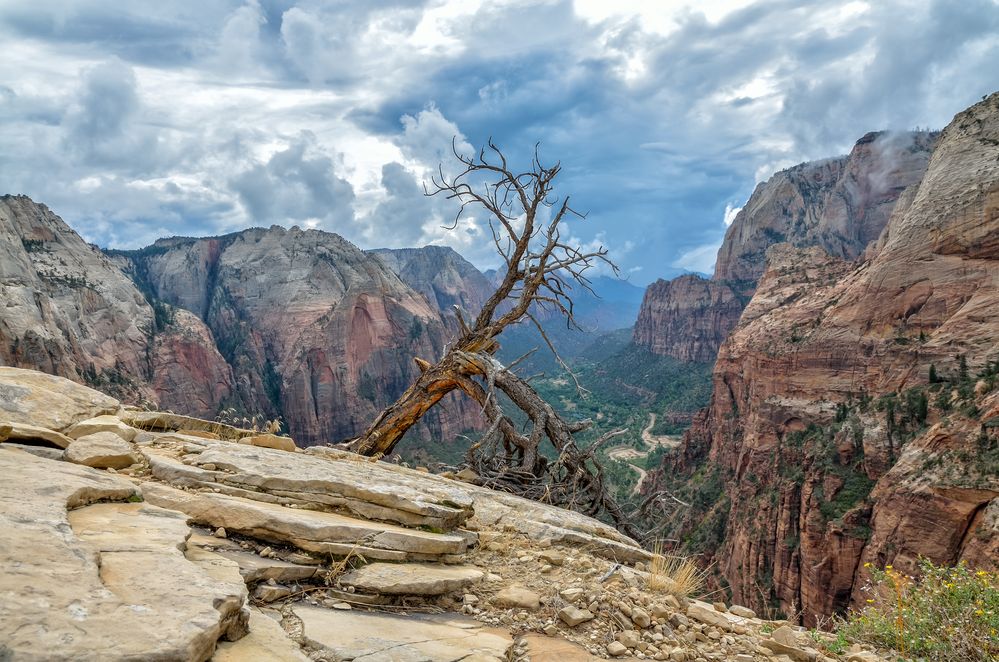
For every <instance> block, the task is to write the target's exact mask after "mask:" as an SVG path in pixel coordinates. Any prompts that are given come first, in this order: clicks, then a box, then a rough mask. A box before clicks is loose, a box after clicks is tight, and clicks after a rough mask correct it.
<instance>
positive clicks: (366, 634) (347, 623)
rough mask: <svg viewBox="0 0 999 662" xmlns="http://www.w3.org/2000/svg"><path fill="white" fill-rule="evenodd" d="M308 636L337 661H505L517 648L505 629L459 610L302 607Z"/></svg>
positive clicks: (299, 610) (300, 612)
mask: <svg viewBox="0 0 999 662" xmlns="http://www.w3.org/2000/svg"><path fill="white" fill-rule="evenodd" d="M294 611H295V615H296V616H298V617H299V618H300V619H301V620H302V626H303V630H304V637H305V640H306V641H307V642H308V643H309V644H310V645H312V646H315V647H317V648H319V649H321V650H322V651H323V652H325V653H326V654H327V655H331V656H332V658H333V659H336V660H365V659H370V660H476V661H477V662H490V661H494V662H503V661H505V660H507V659H509V658H508V653H509V651H510V649H511V648H512V647H513V640H512V639H511V637H510V635H509V634H508V633H507V632H505V631H500V630H494V629H490V628H487V627H485V626H484V625H483V624H482V623H479V622H478V621H475V620H472V619H470V618H465V617H461V616H457V615H454V614H440V615H426V614H409V615H407V616H397V615H395V614H380V613H368V612H361V611H356V610H355V611H331V610H328V609H320V608H318V607H310V606H307V605H302V604H299V605H296V606H295V607H294Z"/></svg>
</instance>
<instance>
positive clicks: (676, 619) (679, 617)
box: [669, 612, 690, 628]
mask: <svg viewBox="0 0 999 662" xmlns="http://www.w3.org/2000/svg"><path fill="white" fill-rule="evenodd" d="M669 622H670V623H671V624H672V625H673V627H675V628H678V627H680V626H683V627H690V620H689V619H688V618H687V617H686V616H684V615H683V614H681V613H679V612H677V613H675V614H673V615H672V616H670V617H669Z"/></svg>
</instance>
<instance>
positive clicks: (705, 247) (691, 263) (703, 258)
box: [670, 241, 721, 274]
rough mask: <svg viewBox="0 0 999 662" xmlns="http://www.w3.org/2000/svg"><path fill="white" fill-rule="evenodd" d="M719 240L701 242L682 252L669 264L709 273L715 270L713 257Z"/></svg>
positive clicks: (719, 244) (715, 255) (716, 251)
mask: <svg viewBox="0 0 999 662" xmlns="http://www.w3.org/2000/svg"><path fill="white" fill-rule="evenodd" d="M720 246H721V242H720V241H719V242H713V243H710V244H702V245H700V246H696V247H694V248H692V249H690V250H689V251H686V252H685V253H683V254H682V255H681V256H680V257H678V258H676V259H675V260H673V261H672V262H671V263H670V266H673V267H676V268H678V269H686V270H687V271H696V272H698V273H702V274H710V273H712V272H713V271H714V270H715V259H716V258H717V256H718V248H719V247H720Z"/></svg>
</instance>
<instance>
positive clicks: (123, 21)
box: [0, 0, 999, 280]
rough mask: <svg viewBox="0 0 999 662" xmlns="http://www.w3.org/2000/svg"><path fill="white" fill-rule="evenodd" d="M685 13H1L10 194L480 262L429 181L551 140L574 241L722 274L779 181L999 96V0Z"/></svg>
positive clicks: (167, 228) (142, 7)
mask: <svg viewBox="0 0 999 662" xmlns="http://www.w3.org/2000/svg"><path fill="white" fill-rule="evenodd" d="M655 6H656V7H659V6H660V5H655ZM663 6H665V5H663ZM672 20H673V21H674V24H675V25H674V28H673V29H672V30H671V31H668V32H666V33H665V34H663V33H661V32H656V31H655V30H652V29H651V28H650V27H649V25H648V24H647V23H645V22H643V21H642V20H641V19H640V18H638V17H630V18H629V17H620V18H614V17H612V18H607V19H601V20H597V19H593V18H587V17H585V16H582V15H581V14H580V12H579V10H578V8H577V7H576V6H574V4H573V3H572V2H568V1H540V0H539V1H538V2H516V3H508V2H483V3H480V4H478V5H476V4H475V3H466V2H458V3H453V4H451V5H448V6H443V0H440V1H434V2H431V1H428V2H425V3H414V2H404V1H402V0H382V1H378V2H321V1H319V0H297V1H296V0H259V1H256V0H249V1H247V2H239V1H236V0H230V1H228V2H219V3H204V2H194V1H191V0H184V1H181V2H175V3H162V4H160V5H150V4H149V3H146V2H138V1H136V2H128V1H126V2H117V3H105V2H98V1H97V0H76V1H74V2H65V1H59V2H56V1H55V0H38V1H37V2H33V3H31V4H27V3H21V4H20V5H19V6H13V5H12V4H6V5H4V6H0V38H3V39H4V40H5V43H6V49H7V50H6V56H7V57H6V58H5V59H6V61H7V63H8V64H6V65H5V64H4V63H2V62H0V81H2V83H0V189H2V190H3V191H4V192H6V191H12V192H27V193H30V194H32V195H34V196H36V197H38V198H39V199H41V200H42V201H45V202H48V203H49V204H50V205H51V206H53V207H54V208H56V210H57V211H59V212H61V213H63V214H64V215H65V216H66V217H67V220H70V221H71V222H73V223H74V224H75V225H77V226H78V227H80V228H81V230H83V231H84V233H85V234H86V235H87V236H88V238H90V239H92V240H97V241H102V242H106V243H117V244H120V243H129V242H131V243H133V244H137V243H140V242H142V241H147V237H151V236H154V235H155V234H156V233H163V234H197V233H214V232H220V231H227V230H231V229H236V228H238V227H241V226H245V225H248V224H250V223H255V224H270V223H275V222H277V223H286V224H292V223H296V222H297V223H302V222H309V223H315V224H318V225H320V226H322V227H327V228H330V229H336V230H337V231H340V232H343V233H344V234H345V235H347V236H348V238H350V239H352V240H355V241H357V242H359V243H362V244H365V243H368V244H371V245H374V244H378V245H382V244H386V243H390V242H387V241H385V238H386V237H389V238H391V240H392V242H391V243H394V244H395V245H400V242H406V243H418V242H422V241H428V240H446V241H450V242H452V243H453V244H454V245H455V246H456V247H457V248H458V249H459V250H462V251H465V252H467V253H469V254H470V256H471V257H473V258H475V259H480V261H481V260H484V259H485V256H487V254H488V251H485V252H483V250H482V247H481V246H478V245H477V244H476V242H477V241H480V240H481V239H482V235H481V234H480V233H479V232H480V229H478V230H477V229H476V227H475V226H474V225H464V226H462V228H460V229H459V231H457V232H456V233H454V234H452V235H448V234H447V233H444V232H441V231H440V222H441V221H442V220H443V219H447V218H448V217H449V216H450V215H451V214H452V213H453V210H452V209H450V208H448V207H447V206H446V205H444V204H442V203H440V202H439V201H437V200H427V199H425V198H423V196H422V187H421V186H420V184H421V182H422V180H423V178H424V177H426V176H427V173H428V172H429V170H428V169H429V168H432V167H433V166H435V165H436V163H437V162H439V161H441V160H445V161H447V159H448V158H449V156H448V151H449V149H450V140H451V138H452V136H458V137H459V146H460V147H461V148H462V149H464V150H466V151H467V150H470V149H471V148H472V145H476V146H477V145H481V144H483V143H484V142H485V141H486V139H487V138H488V137H490V136H492V137H493V138H494V140H495V141H496V142H497V143H498V144H500V145H501V146H503V147H504V148H505V149H507V150H508V151H509V153H510V155H511V157H513V158H514V159H516V161H515V162H517V163H524V162H525V161H526V160H527V159H528V158H529V157H530V154H531V152H532V149H533V146H534V144H535V143H536V142H537V141H541V142H542V147H541V150H542V152H541V153H542V157H543V158H545V159H547V160H549V161H554V160H560V161H561V162H562V164H563V166H564V170H563V176H562V187H561V188H562V190H564V191H566V192H571V193H572V194H573V196H574V200H575V202H576V206H578V207H579V208H581V209H584V210H588V211H590V212H591V214H590V217H589V219H588V220H587V221H586V222H585V223H578V224H575V225H573V228H572V229H573V233H574V234H575V235H576V236H577V237H578V238H579V239H580V240H581V241H593V240H595V238H596V237H597V235H598V234H600V233H602V234H601V235H600V236H601V238H602V240H603V241H606V242H607V243H608V244H609V245H610V246H611V248H612V250H613V251H615V253H614V254H615V257H616V258H617V259H618V260H619V261H620V262H622V264H623V266H624V267H625V269H626V270H629V269H642V270H643V271H642V275H641V276H640V277H639V278H640V279H642V280H644V279H651V278H653V277H655V276H656V275H657V274H659V273H662V272H664V271H665V270H666V268H667V267H669V266H670V265H675V266H682V267H686V268H691V269H698V270H702V271H703V270H706V269H709V268H710V264H711V262H712V256H713V247H714V246H716V245H717V244H718V242H720V240H721V238H722V235H723V233H724V229H725V226H724V223H723V217H724V215H725V213H726V210H727V209H728V210H729V211H731V209H732V208H734V207H737V206H739V205H740V204H742V203H743V202H744V201H745V199H746V197H747V196H748V195H749V193H750V192H751V190H752V188H753V186H754V185H755V183H756V181H757V180H758V179H761V178H766V177H768V176H769V175H770V174H771V173H772V172H773V171H774V170H775V169H777V168H780V167H786V166H789V165H792V164H794V163H796V162H799V161H802V160H805V159H813V158H821V157H825V156H832V155H835V154H838V153H843V152H845V151H847V150H848V149H849V148H850V146H851V145H852V143H853V142H854V141H855V140H856V139H857V138H858V137H860V136H861V135H863V134H864V133H866V132H867V131H870V130H875V129H883V128H899V129H905V128H911V127H914V126H917V125H918V126H924V127H925V126H929V127H933V128H940V127H941V126H942V125H943V124H945V123H946V122H947V121H948V120H949V119H950V117H951V116H952V115H953V114H954V113H956V112H958V111H959V110H961V109H962V108H964V107H965V106H967V105H969V104H970V103H973V102H974V101H976V100H977V99H978V98H979V97H980V96H982V95H983V94H986V93H988V92H991V91H993V90H995V89H997V88H999V70H997V68H996V67H995V63H996V62H999V38H997V35H999V4H997V3H996V2H992V1H990V0H970V1H969V2H965V3H951V2H943V1H937V2H928V3H919V2H915V3H910V2H905V1H903V0H898V1H893V2H878V3H869V4H865V3H862V2H849V1H847V0H840V1H839V2H830V3H822V4H819V3H814V2H800V1H793V0H765V1H761V2H756V3H753V4H751V5H749V6H747V7H744V8H742V9H737V10H735V11H731V12H729V13H727V14H725V15H724V16H722V17H721V18H720V19H716V20H709V19H708V18H705V16H704V15H703V14H702V13H701V12H700V11H698V6H697V5H696V4H691V5H689V7H688V8H687V9H684V10H680V11H678V12H676V13H675V14H674V15H673V19H672ZM427 34H430V35H431V37H430V38H429V39H428V38H427V37H426V35H427ZM341 150H342V151H341ZM140 238H141V239H140ZM485 248H486V249H488V245H486V246H485Z"/></svg>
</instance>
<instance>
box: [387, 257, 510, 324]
mask: <svg viewBox="0 0 999 662" xmlns="http://www.w3.org/2000/svg"><path fill="white" fill-rule="evenodd" d="M368 253H369V254H372V255H376V256H378V258H380V259H381V260H382V261H383V262H385V265H386V266H387V267H388V268H389V269H391V270H392V271H393V272H394V273H395V274H396V275H398V276H399V278H400V280H402V282H404V283H406V285H409V286H410V287H411V288H413V289H414V290H416V291H417V292H419V293H420V294H422V295H423V296H424V297H426V299H427V301H429V302H430V303H431V305H433V306H434V307H435V308H436V309H437V310H438V311H439V312H440V313H441V314H442V315H443V316H444V317H445V319H448V320H453V318H454V312H453V307H454V306H458V307H460V308H461V309H462V311H463V314H464V315H465V318H466V319H468V318H474V316H475V315H477V314H478V313H479V311H480V310H481V309H482V304H484V303H485V302H486V299H488V298H489V295H491V294H492V293H493V290H494V289H496V288H495V286H494V284H493V283H492V282H491V281H490V280H489V279H488V278H487V277H486V276H485V274H483V273H482V272H481V271H479V270H478V269H476V268H475V266H474V265H473V264H472V263H471V262H469V261H468V260H466V259H465V258H463V257H462V256H461V255H459V254H458V253H457V252H456V251H455V250H454V249H452V248H448V247H446V246H424V247H423V248H382V249H377V250H372V251H368ZM455 324H456V323H455Z"/></svg>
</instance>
